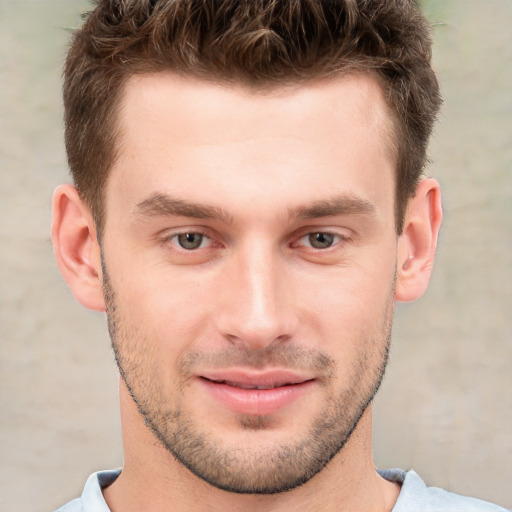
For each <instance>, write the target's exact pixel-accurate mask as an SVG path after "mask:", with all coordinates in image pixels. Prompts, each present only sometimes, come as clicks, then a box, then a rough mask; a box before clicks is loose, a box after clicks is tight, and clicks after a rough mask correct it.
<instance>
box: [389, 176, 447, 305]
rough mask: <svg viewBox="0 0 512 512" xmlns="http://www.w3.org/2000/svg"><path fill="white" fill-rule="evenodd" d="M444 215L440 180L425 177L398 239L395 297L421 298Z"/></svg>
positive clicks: (427, 281) (431, 265)
mask: <svg viewBox="0 0 512 512" xmlns="http://www.w3.org/2000/svg"><path fill="white" fill-rule="evenodd" d="M442 217H443V212H442V206H441V190H440V187H439V183H438V182H437V181H436V180H434V179H431V178H427V179H424V180H422V181H421V182H420V183H419V185H418V187H417V189H416V193H415V195H414V197H412V198H411V199H410V200H409V204H408V206H407V211H406V215H405V222H404V230H403V233H402V236H401V237H400V240H399V242H398V260H397V281H396V289H395V299H396V300H397V301H410V300H414V299H417V298H418V297H420V296H421V295H423V293H424V292H425V290H426V289H427V286H428V283H429V280H430V275H431V273H432V267H433V264H434V258H435V252H436V247H437V237H438V234H439V228H440V226H441V220H442Z"/></svg>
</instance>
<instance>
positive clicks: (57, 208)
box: [52, 185, 105, 311]
mask: <svg viewBox="0 0 512 512" xmlns="http://www.w3.org/2000/svg"><path fill="white" fill-rule="evenodd" d="M96 236H97V233H96V225H95V223H94V220H93V217H92V214H91V212H90V210H89V208H88V207H87V206H86V205H85V204H84V202H83V201H82V199H81V198H80V196H79V194H78V191H77V190H76V188H75V187H73V186H71V185H60V186H59V187H57V189H56V190H55V192H54V194H53V220H52V241H53V248H54V251H55V257H56V259H57V265H58V266H59V269H60V271H61V273H62V275H63V276H64V279H65V280H66V282H67V283H68V286H69V288H70V289H71V292H72V293H73V295H74V296H75V298H76V299H77V300H78V302H80V304H82V305H83V306H85V307H86V308H89V309H94V310H97V311H104V310H105V302H104V300H103V288H102V282H103V279H102V272H101V252H100V245H99V243H98V240H97V237H96Z"/></svg>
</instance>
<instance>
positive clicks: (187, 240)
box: [177, 233, 205, 250]
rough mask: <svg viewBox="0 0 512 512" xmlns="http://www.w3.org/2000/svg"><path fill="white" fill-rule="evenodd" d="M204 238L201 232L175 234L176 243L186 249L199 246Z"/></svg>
mask: <svg viewBox="0 0 512 512" xmlns="http://www.w3.org/2000/svg"><path fill="white" fill-rule="evenodd" d="M204 238H205V237H204V235H202V234H201V233H181V234H180V235H177V240H178V244H179V245H180V246H181V247H183V249H187V250H192V249H198V248H199V247H201V245H202V243H203V240H204Z"/></svg>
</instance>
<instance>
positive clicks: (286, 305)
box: [218, 244, 297, 350]
mask: <svg viewBox="0 0 512 512" xmlns="http://www.w3.org/2000/svg"><path fill="white" fill-rule="evenodd" d="M255 246H257V247H255ZM284 266H285V263H284V262H283V261H282V258H280V257H279V255H278V254H275V251H273V250H272V249H271V248H265V247H264V246H263V244H253V245H252V246H250V247H246V248H245V249H243V250H240V252H239V253H238V254H236V255H235V256H234V257H233V258H232V259H231V261H230V262H229V263H227V268H226V272H225V277H226V279H225V280H224V279H223V281H224V282H223V283H222V285H221V286H222V288H223V290H222V292H221V295H222V298H223V300H221V301H220V310H219V316H218V329H219V330H220V333H221V334H222V335H223V336H224V337H225V338H227V339H228V340H229V341H230V342H232V343H238V344H243V345H245V347H246V348H247V349H249V350H262V349H264V348H265V347H267V346H269V345H271V344H273V343H274V344H276V343H281V342H285V341H287V340H289V339H291V338H292V336H293V335H294V333H295V329H296V327H297V319H296V317H295V315H294V311H293V305H292V297H291V290H290V286H289V285H290V282H289V280H288V279H287V278H286V270H285V268H284Z"/></svg>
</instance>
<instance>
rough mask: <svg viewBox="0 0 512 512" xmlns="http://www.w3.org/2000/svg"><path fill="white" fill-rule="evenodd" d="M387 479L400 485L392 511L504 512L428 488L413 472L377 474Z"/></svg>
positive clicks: (489, 505)
mask: <svg viewBox="0 0 512 512" xmlns="http://www.w3.org/2000/svg"><path fill="white" fill-rule="evenodd" d="M379 473H380V474H381V476H383V477H384V478H386V479H387V480H391V481H393V482H397V483H399V484H401V485H402V490H401V491H400V495H399V497H398V500H397V502H396V504H395V506H394V508H393V511H392V512H416V511H418V512H420V511H421V512H507V511H506V510H505V509H504V508H502V507H500V506H498V505H493V504H492V503H488V502H486V501H482V500H479V499H476V498H470V497H467V496H461V495H459V494H455V493H453V492H449V491H446V490H444V489H440V488H439V487H428V486H427V485H425V482H423V480H422V479H421V478H420V477H419V476H418V475H417V474H416V473H415V472H414V471H408V472H405V471H402V470H399V469H391V470H382V471H379Z"/></svg>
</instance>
